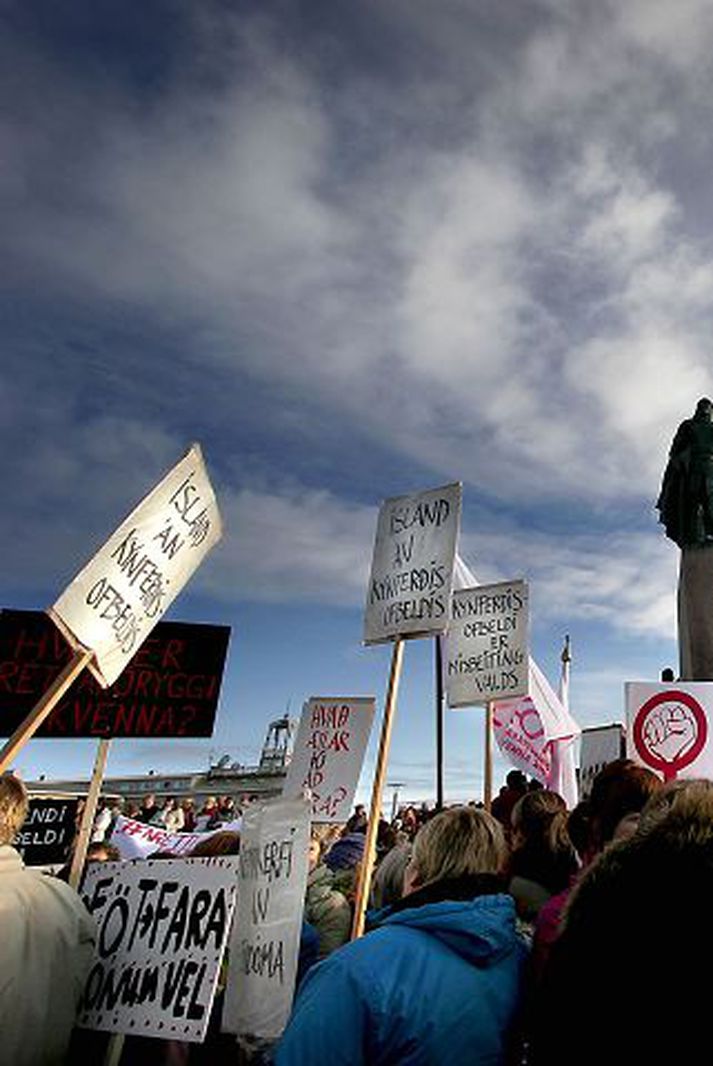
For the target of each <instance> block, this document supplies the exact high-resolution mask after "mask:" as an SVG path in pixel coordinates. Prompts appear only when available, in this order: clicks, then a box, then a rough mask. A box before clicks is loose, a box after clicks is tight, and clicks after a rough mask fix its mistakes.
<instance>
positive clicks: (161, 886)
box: [77, 856, 238, 1042]
mask: <svg viewBox="0 0 713 1066" xmlns="http://www.w3.org/2000/svg"><path fill="white" fill-rule="evenodd" d="M237 861H238V860H237V856H225V857H221V858H217V859H175V860H174V859H166V860H153V859H141V860H138V861H135V862H97V863H90V864H89V867H88V869H87V874H86V878H85V881H84V885H83V889H82V896H83V899H84V902H85V903H86V905H87V907H88V909H89V911H90V913H91V914H93V915H94V918H95V919H96V923H97V930H98V935H97V942H96V946H95V954H94V961H93V963H92V966H91V969H90V970H89V975H88V977H87V981H86V984H85V987H84V993H83V996H82V1000H81V1002H80V1004H79V1011H78V1021H77V1024H78V1025H80V1026H82V1027H83V1028H86V1029H103V1030H105V1031H108V1032H110V1033H134V1034H135V1035H137V1036H159V1037H163V1038H164V1039H167V1040H181V1041H183V1040H188V1041H194V1042H195V1041H201V1040H203V1039H204V1037H205V1032H206V1028H207V1026H208V1020H209V1018H210V1009H211V1005H212V1003H213V997H214V996H215V990H216V985H217V982H218V974H219V970H220V964H221V960H222V958H223V951H224V948H225V945H226V941H227V938H228V930H229V928H230V920H231V917H232V914H233V910H234V907H235V893H236V885H237Z"/></svg>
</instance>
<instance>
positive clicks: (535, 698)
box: [493, 658, 580, 790]
mask: <svg viewBox="0 0 713 1066" xmlns="http://www.w3.org/2000/svg"><path fill="white" fill-rule="evenodd" d="M579 732H580V729H579V726H578V725H577V723H576V722H575V720H574V719H573V718H572V716H571V714H570V713H569V711H568V710H567V708H566V707H564V705H563V704H562V701H561V700H560V698H559V696H558V695H557V694H556V693H555V691H554V689H553V688H552V686H551V685H550V683H549V681H548V680H547V678H546V677H545V675H544V674H543V673H542V671H541V670H540V668H539V667H538V665H537V663H536V662H535V660H534V659H532V658H531V659H530V660H529V678H528V694H527V695H526V696H521V697H519V698H517V699H512V700H497V701H496V702H495V703H494V704H493V734H494V736H495V739H496V741H497V743H498V747H499V748H500V750H501V751H502V753H503V755H505V757H506V758H507V759H509V761H510V762H511V763H512V764H513V766H516V767H517V768H518V769H519V770H522V771H523V773H527V774H531V775H532V776H533V777H535V778H537V780H538V781H541V782H542V784H543V785H545V787H546V788H549V789H553V790H554V788H555V787H556V781H557V777H558V774H557V766H556V756H557V745H558V744H559V743H560V742H562V741H570V740H574V738H575V737H577V736H578V735H579Z"/></svg>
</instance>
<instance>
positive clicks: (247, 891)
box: [223, 800, 310, 1040]
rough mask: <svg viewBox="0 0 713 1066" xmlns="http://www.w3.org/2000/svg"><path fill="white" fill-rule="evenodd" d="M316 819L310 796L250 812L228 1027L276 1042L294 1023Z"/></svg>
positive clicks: (241, 865) (227, 1002) (246, 817)
mask: <svg viewBox="0 0 713 1066" xmlns="http://www.w3.org/2000/svg"><path fill="white" fill-rule="evenodd" d="M309 820H310V805H309V803H307V802H306V801H305V800H299V801H297V802H291V801H284V800H276V801H274V802H272V803H266V804H265V805H264V806H262V807H255V806H252V807H250V808H248V810H247V811H246V812H245V814H244V816H243V829H242V839H241V845H240V856H239V859H240V862H239V867H238V907H237V910H236V913H235V922H234V924H233V932H232V935H231V938H230V971H229V974H228V988H227V990H226V993H225V1006H224V1010H223V1030H224V1031H225V1032H228V1033H237V1034H238V1036H252V1037H256V1038H259V1039H262V1040H276V1039H277V1038H278V1037H279V1036H280V1034H281V1033H282V1031H283V1029H284V1028H285V1025H286V1024H287V1019H288V1018H289V1016H290V1010H291V1009H292V997H293V995H294V989H295V978H296V975H297V956H298V953H299V944H300V933H301V930H302V910H303V907H304V895H305V889H306V886H307V865H308V857H307V847H308V843H309Z"/></svg>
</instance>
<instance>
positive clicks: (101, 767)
mask: <svg viewBox="0 0 713 1066" xmlns="http://www.w3.org/2000/svg"><path fill="white" fill-rule="evenodd" d="M110 744H111V740H100V741H99V744H98V747H97V757H96V760H95V762H94V773H93V774H92V779H91V781H90V783H89V791H88V792H87V799H86V803H85V804H84V810H83V811H82V821H81V823H80V825H79V836H78V837H77V841H76V843H75V845H74V855H73V856H72V866H71V868H70V871H69V883H70V885H71V886H72V888H74V889H78V888H79V882H80V879H81V876H82V870H83V869H84V863H85V860H86V858H87V848H88V847H89V838H90V836H91V834H92V827H93V825H94V819H95V818H96V813H97V804H98V802H99V794H100V792H101V787H102V783H103V781H104V771H105V770H106V760H107V758H108V757H109V746H110Z"/></svg>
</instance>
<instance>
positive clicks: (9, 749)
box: [0, 650, 92, 774]
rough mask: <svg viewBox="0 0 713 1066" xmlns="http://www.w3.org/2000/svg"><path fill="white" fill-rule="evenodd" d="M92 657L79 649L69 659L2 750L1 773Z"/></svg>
mask: <svg viewBox="0 0 713 1066" xmlns="http://www.w3.org/2000/svg"><path fill="white" fill-rule="evenodd" d="M91 657H92V653H91V651H87V650H84V651H77V652H75V653H74V655H73V656H72V658H71V659H70V660H69V662H68V663H67V665H66V666H65V668H64V670H63V671H62V672H61V674H60V675H59V676H58V677H56V678H55V680H54V681H53V682H52V684H51V685H50V687H49V688H48V689H47V691H46V692H45V693H44V695H43V696H41V697H40V699H39V700H38V701H37V703H36V704H35V706H34V708H33V709H32V710H31V711H30V713H29V714H28V716H27V718H26V719H25V721H24V722H22V723H21V724H20V725H19V726H18V727H17V729H16V730H15V732H14V733H13V734H12V736H11V737H10V739H9V740H8V741H6V743H5V745H4V747H3V749H2V751H0V774H3V773H5V771H6V770H7V769H8V767H9V766H10V764H11V763H12V761H13V759H14V758H15V756H16V755H17V753H18V752H19V751H20V750H21V749H22V748H24V746H25V744H26V743H27V741H28V740H29V739H30V738H31V737H32V736H34V734H35V733H36V732H37V730H38V729H39V728H40V726H41V725H42V723H43V722H44V720H45V718H46V717H47V716H48V714H49V713H50V711H52V709H53V708H54V707H55V706H56V705H57V704H58V703H59V701H60V700H61V699H62V696H64V694H65V692H66V691H67V690H68V689H69V687H70V686H71V685H72V683H73V682H74V680H75V678H77V677H79V675H80V674H81V672H82V670H83V669H84V667H85V666H87V664H88V663H89V660H90V659H91Z"/></svg>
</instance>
